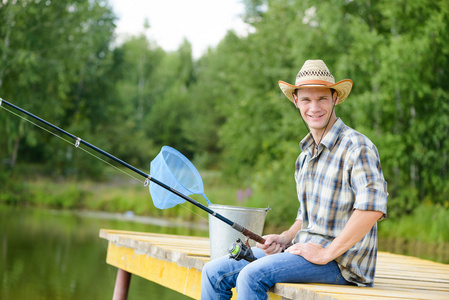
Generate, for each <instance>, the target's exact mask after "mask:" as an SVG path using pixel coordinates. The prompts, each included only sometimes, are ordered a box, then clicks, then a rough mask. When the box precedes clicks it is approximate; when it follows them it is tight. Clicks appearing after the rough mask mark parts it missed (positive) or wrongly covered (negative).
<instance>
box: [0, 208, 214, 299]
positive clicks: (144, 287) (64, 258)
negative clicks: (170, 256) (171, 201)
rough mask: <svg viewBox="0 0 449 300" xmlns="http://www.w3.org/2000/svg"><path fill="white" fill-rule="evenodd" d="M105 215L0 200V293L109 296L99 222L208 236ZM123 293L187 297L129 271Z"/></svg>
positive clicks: (110, 279)
mask: <svg viewBox="0 0 449 300" xmlns="http://www.w3.org/2000/svg"><path fill="white" fill-rule="evenodd" d="M108 216H109V217H110V216H113V217H114V215H106V214H100V215H95V214H94V215H91V214H83V213H77V214H74V213H73V212H70V213H69V212H60V211H51V210H39V209H27V208H23V207H19V208H15V207H7V206H0V299H3V300H9V299H11V300H16V299H21V300H22V299H33V300H40V299H52V300H57V299H64V300H70V299H77V300H78V299H108V300H110V299H112V294H113V291H114V284H115V279H116V275H117V268H115V267H113V266H110V265H108V264H106V252H107V241H106V240H104V239H101V238H99V231H100V229H101V228H106V229H119V230H133V231H143V232H157V233H169V234H183V235H197V236H208V232H207V231H204V229H194V228H189V227H188V226H178V227H170V226H166V225H169V224H165V223H164V222H163V220H161V222H160V224H159V225H151V224H142V223H135V222H130V221H126V220H121V221H120V220H111V219H110V218H109V217H108ZM140 221H143V220H140ZM150 222H151V220H150ZM150 222H148V223H150ZM156 223H157V222H156ZM129 299H133V300H134V299H135V300H137V299H158V300H168V299H170V300H172V299H191V298H188V297H186V296H184V295H182V294H179V293H177V292H175V291H172V290H170V289H167V288H165V287H163V286H160V285H158V284H155V283H153V282H151V281H148V280H145V279H143V278H140V277H138V276H132V278H131V285H130V290H129Z"/></svg>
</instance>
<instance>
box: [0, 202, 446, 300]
mask: <svg viewBox="0 0 449 300" xmlns="http://www.w3.org/2000/svg"><path fill="white" fill-rule="evenodd" d="M117 216H119V217H120V216H121V217H122V219H124V220H116V218H117ZM136 219H137V221H138V222H139V223H136V222H132V221H130V220H129V219H128V218H127V217H124V216H123V215H116V214H104V213H95V214H92V213H86V212H82V213H74V212H61V211H52V210H41V209H29V208H23V207H8V206H1V205H0V299H2V300H9V299H11V300H16V299H20V300H22V299H25V300H26V299H33V300H40V299H51V300H58V299H64V300H70V299H77V300H78V299H99V300H101V299H112V294H113V290H114V284H115V279H116V275H117V269H116V268H115V267H113V266H110V265H108V264H106V252H107V241H106V240H104V239H101V238H99V236H98V235H99V231H100V229H101V228H105V229H118V230H132V231H142V232H155V233H166V234H182V235H194V236H208V232H207V224H203V225H202V226H191V224H177V225H175V226H174V224H173V223H170V222H168V221H167V220H162V219H150V218H138V217H137V218H136V217H134V218H133V220H136ZM152 224H156V225H152ZM448 249H449V245H448V244H447V243H446V244H440V245H439V246H432V245H430V246H429V245H420V244H419V243H410V242H405V241H399V240H388V241H387V240H379V250H381V251H389V252H393V253H402V254H407V255H413V256H418V257H423V258H427V259H432V260H436V261H440V262H443V263H448V262H449V251H448ZM129 299H133V300H139V299H158V300H168V299H170V300H172V299H181V300H182V299H190V298H188V297H186V296H184V295H182V294H179V293H177V292H175V291H172V290H170V289H168V288H165V287H163V286H160V285H158V284H155V283H153V282H151V281H148V280H145V279H143V278H140V277H138V276H135V275H134V276H132V278H131V286H130V290H129Z"/></svg>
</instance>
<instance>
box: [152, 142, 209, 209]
mask: <svg viewBox="0 0 449 300" xmlns="http://www.w3.org/2000/svg"><path fill="white" fill-rule="evenodd" d="M150 176H151V177H152V178H155V179H157V180H159V181H161V182H163V183H164V184H166V185H168V186H169V187H171V188H173V189H175V190H177V191H178V192H180V193H182V194H184V195H186V196H190V195H193V194H197V195H203V197H204V199H206V201H207V203H209V204H211V202H210V201H209V199H207V197H206V195H205V194H204V185H203V180H202V178H201V175H200V173H199V172H198V170H197V169H196V168H195V166H194V165H193V164H192V163H191V162H190V161H189V160H188V159H187V158H186V157H185V156H184V155H182V154H181V153H180V152H179V151H177V150H175V149H173V148H171V147H168V146H164V147H162V149H161V152H159V154H158V155H157V156H156V157H155V158H154V159H153V161H152V162H151V165H150ZM149 189H150V194H151V198H152V199H153V203H154V206H156V207H157V208H159V209H167V208H171V207H174V206H176V205H178V204H181V203H184V202H186V200H184V199H182V198H181V197H179V196H177V195H176V194H174V193H173V192H171V191H169V190H167V189H165V188H163V187H161V186H159V185H157V184H155V183H154V182H150V187H149Z"/></svg>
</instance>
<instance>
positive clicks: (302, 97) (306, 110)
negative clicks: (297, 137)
mask: <svg viewBox="0 0 449 300" xmlns="http://www.w3.org/2000/svg"><path fill="white" fill-rule="evenodd" d="M293 97H294V99H295V104H296V107H297V108H298V109H299V110H300V111H301V115H302V117H303V119H304V121H306V123H307V125H309V128H310V130H312V131H321V130H324V128H325V127H326V125H327V122H328V120H329V117H330V118H331V119H330V121H329V124H333V122H335V120H336V118H337V117H336V116H335V112H333V110H332V107H333V105H334V100H336V98H337V94H336V93H334V95H331V90H330V89H328V88H305V89H298V90H297V92H296V95H295V94H294V95H293ZM331 114H332V115H331Z"/></svg>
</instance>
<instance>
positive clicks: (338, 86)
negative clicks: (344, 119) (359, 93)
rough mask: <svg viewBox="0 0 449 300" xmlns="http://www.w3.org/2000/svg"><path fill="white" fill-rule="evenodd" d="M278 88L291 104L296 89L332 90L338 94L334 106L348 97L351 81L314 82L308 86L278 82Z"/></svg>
mask: <svg viewBox="0 0 449 300" xmlns="http://www.w3.org/2000/svg"><path fill="white" fill-rule="evenodd" d="M278 84H279V87H280V88H281V90H282V92H283V93H284V95H285V96H286V97H287V98H288V99H289V100H290V101H291V102H293V103H295V100H294V98H293V93H294V92H295V90H296V89H306V88H326V89H334V90H336V91H337V94H338V102H337V104H336V105H338V104H340V103H342V102H343V101H345V99H346V98H347V97H348V95H349V93H350V92H351V89H352V84H353V83H352V80H351V79H343V80H341V81H339V82H337V83H334V84H329V82H327V81H320V80H314V81H310V84H302V85H293V84H290V83H288V82H285V81H281V80H279V82H278Z"/></svg>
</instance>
